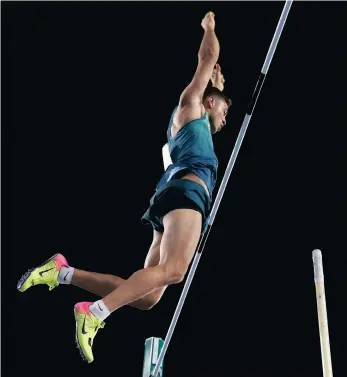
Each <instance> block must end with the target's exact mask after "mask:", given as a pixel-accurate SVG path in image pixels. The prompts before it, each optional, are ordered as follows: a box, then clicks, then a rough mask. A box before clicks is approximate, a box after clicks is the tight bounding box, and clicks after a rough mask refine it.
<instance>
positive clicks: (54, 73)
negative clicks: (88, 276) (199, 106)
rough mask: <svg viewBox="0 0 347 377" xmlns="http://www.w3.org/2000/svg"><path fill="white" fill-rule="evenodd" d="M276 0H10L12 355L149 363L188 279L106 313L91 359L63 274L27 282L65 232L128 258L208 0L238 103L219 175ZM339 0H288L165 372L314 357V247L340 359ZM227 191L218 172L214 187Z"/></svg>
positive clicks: (146, 238) (81, 257) (5, 21)
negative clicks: (33, 284)
mask: <svg viewBox="0 0 347 377" xmlns="http://www.w3.org/2000/svg"><path fill="white" fill-rule="evenodd" d="M283 6H284V2H213V3H212V2H200V3H198V2H190V3H189V2H185V3H183V2H171V3H164V2H163V3H159V2H148V3H146V2H138V3H137V2H124V3H118V2H104V3H102V2H100V3H94V2H76V3H74V2H71V3H70V2H57V3H52V2H46V3H45V2H37V3H30V2H25V3H20V2H2V83H3V84H2V204H3V207H2V208H3V210H2V261H3V262H2V283H3V284H2V297H3V299H2V326H3V330H4V337H3V342H2V351H3V356H2V364H3V367H4V371H5V372H6V375H10V376H20V375H23V374H27V373H28V372H29V373H33V374H39V375H47V374H48V375H50V376H52V377H58V376H59V377H61V376H73V375H76V374H80V373H81V374H83V375H84V376H96V375H101V373H103V374H102V375H108V376H140V375H141V373H142V360H143V352H144V341H145V339H146V338H147V337H150V336H158V337H162V338H164V337H165V334H166V331H167V329H168V326H169V323H170V321H171V318H172V315H173V312H174V309H175V308H176V305H177V302H178V299H179V295H180V293H181V291H182V288H183V284H180V285H176V286H172V287H171V288H169V289H168V290H167V292H166V294H165V296H164V297H163V299H162V301H161V302H160V303H159V304H158V305H157V306H156V307H155V308H154V309H153V310H151V311H147V312H141V311H137V310H136V309H133V308H130V307H124V308H121V309H120V310H119V311H117V312H115V313H113V314H112V315H111V316H110V317H109V318H108V319H107V323H106V327H105V329H104V330H101V331H100V332H99V334H98V336H97V338H96V341H95V343H94V355H95V361H94V363H92V364H90V365H88V364H85V363H84V362H83V361H82V360H81V359H80V356H79V354H78V351H77V349H76V347H75V344H74V331H75V323H74V318H73V305H74V304H75V303H76V302H78V301H88V300H90V301H94V300H96V299H97V297H96V296H94V295H92V294H90V293H87V292H84V291H82V290H80V289H78V288H75V287H72V286H60V287H58V288H56V289H55V290H54V291H52V292H49V291H48V287H46V286H39V287H37V288H35V289H31V290H29V291H28V292H26V293H23V294H21V293H19V292H17V291H16V284H17V280H18V279H19V278H20V276H21V275H22V273H24V272H25V271H26V270H27V269H28V268H30V267H33V266H35V265H37V264H39V263H41V262H42V261H43V260H45V259H47V258H48V257H50V256H51V255H53V254H54V253H56V252H62V253H63V254H64V255H65V256H66V258H67V260H68V262H69V263H70V264H71V265H72V266H74V267H77V268H82V269H86V270H90V271H99V272H107V273H114V274H116V275H119V276H122V277H127V276H129V275H130V274H132V273H133V272H134V271H135V270H137V269H139V268H141V267H142V266H143V262H144V258H145V255H146V253H147V250H148V247H149V245H150V243H151V238H152V231H151V229H150V228H149V227H145V226H143V225H142V224H141V223H140V218H141V216H142V214H143V213H144V211H145V210H146V209H147V206H148V203H149V198H150V196H151V195H152V194H153V190H154V187H155V184H156V182H157V181H158V179H159V178H160V176H161V174H162V172H163V164H162V159H161V148H162V146H163V144H164V143H165V142H166V139H165V138H166V129H167V125H168V122H169V118H170V115H171V111H172V110H173V108H174V106H176V104H177V101H178V97H179V95H180V93H181V91H182V90H183V89H184V87H185V86H186V85H187V84H188V83H189V81H190V79H191V78H192V75H193V73H194V71H195V68H196V64H197V53H198V49H199V46H200V42H201V38H202V35H203V30H202V28H201V25H200V23H201V19H202V17H203V16H204V14H205V13H206V12H207V11H209V10H212V11H214V12H215V15H216V34H217V37H218V39H219V42H220V45H221V51H220V59H219V63H220V64H221V67H222V71H223V73H224V75H225V78H226V84H225V92H226V93H227V94H228V95H229V96H230V97H231V98H232V100H233V106H232V108H231V110H230V114H229V116H228V119H227V121H228V123H227V126H226V127H225V128H224V130H223V132H221V133H219V134H217V135H215V136H214V142H215V150H216V153H217V155H218V157H219V161H220V168H219V177H218V185H217V189H218V187H219V184H220V182H221V179H222V177H223V174H224V171H225V167H226V165H227V163H228V160H229V158H230V155H231V152H232V149H233V146H234V143H235V140H236V138H237V134H238V131H239V129H240V126H241V124H242V121H243V118H244V116H245V113H246V109H247V106H248V104H249V101H250V99H251V96H252V92H253V90H254V87H255V84H256V82H257V79H258V76H259V74H260V70H261V68H262V65H263V63H264V60H265V56H266V53H267V51H268V48H269V46H270V42H271V40H272V37H273V35H274V32H275V29H276V26H277V22H278V20H279V17H280V14H281V12H282V9H283ZM346 15H347V4H346V3H342V2H329V3H328V2H294V3H293V6H292V8H291V11H290V13H289V16H288V19H287V23H286V25H285V27H284V30H283V32H282V36H281V39H280V42H279V44H278V46H277V50H276V52H275V55H274V58H273V60H272V63H271V65H270V69H269V72H268V75H267V77H266V80H265V83H264V86H263V88H262V91H261V93H260V97H259V99H258V102H257V105H256V107H255V110H254V113H253V116H252V119H251V122H250V124H249V127H248V131H247V134H246V137H245V139H244V141H243V144H242V148H241V150H240V153H239V155H238V158H237V161H236V164H235V167H234V169H233V172H232V174H231V177H230V180H229V183H228V186H227V189H226V191H225V194H224V197H223V200H222V203H221V205H220V207H219V211H218V214H217V216H216V219H215V222H214V225H213V228H212V231H211V233H210V236H209V239H208V242H207V245H206V248H205V250H204V253H203V256H202V258H201V260H200V263H199V266H198V269H197V272H196V274H195V277H194V280H193V283H192V286H191V288H190V291H189V293H188V297H187V300H186V302H185V305H184V307H183V310H182V313H181V316H180V319H179V322H178V324H177V326H176V330H175V333H174V336H173V338H172V341H171V343H170V346H169V350H168V353H167V355H166V357H165V364H166V365H165V376H166V377H177V376H180V377H187V376H220V375H223V376H224V375H228V376H229V375H230V376H234V375H235V376H236V375H237V376H268V377H270V376H276V377H277V376H281V377H287V376H288V377H289V376H290V377H292V376H295V377H301V376H304V377H315V376H322V369H321V355H320V344H319V330H318V321H317V307H316V298H315V286H314V281H313V265H312V250H313V249H315V248H319V249H321V250H322V252H323V263H324V272H325V289H326V295H327V305H328V318H329V330H330V341H331V353H332V361H333V368H334V375H335V376H336V377H338V376H340V377H343V376H346V373H347V366H346V363H345V358H346V317H347V295H346V289H347V286H346V283H347V277H346V273H345V266H346V262H347V254H346V246H347V242H346V218H345V216H346V185H345V179H346V152H345V151H346V97H345V88H346V84H347V77H346V76H347V75H346V68H347V64H346V63H347V59H346V37H347V24H346ZM216 193H217V191H215V194H216Z"/></svg>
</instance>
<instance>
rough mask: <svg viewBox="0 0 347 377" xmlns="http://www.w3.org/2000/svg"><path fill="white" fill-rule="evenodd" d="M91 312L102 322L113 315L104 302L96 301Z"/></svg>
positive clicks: (91, 306) (91, 307) (90, 308)
mask: <svg viewBox="0 0 347 377" xmlns="http://www.w3.org/2000/svg"><path fill="white" fill-rule="evenodd" d="M89 310H90V311H91V312H92V313H93V314H94V315H95V317H97V318H99V319H101V320H102V321H103V320H104V319H105V318H107V317H108V316H109V315H110V314H111V313H110V311H109V310H108V309H107V306H106V305H105V304H104V302H103V301H102V300H99V301H95V302H94V303H93V304H92V305H90V306H89Z"/></svg>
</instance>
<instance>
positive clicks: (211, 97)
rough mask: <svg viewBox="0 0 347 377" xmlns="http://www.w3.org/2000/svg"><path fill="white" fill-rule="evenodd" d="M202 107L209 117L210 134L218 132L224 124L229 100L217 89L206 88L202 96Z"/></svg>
mask: <svg viewBox="0 0 347 377" xmlns="http://www.w3.org/2000/svg"><path fill="white" fill-rule="evenodd" d="M203 105H204V107H205V109H206V111H207V113H208V115H209V120H210V124H211V133H213V134H214V133H216V132H218V131H220V130H221V129H222V128H223V127H224V126H225V124H226V120H225V118H226V116H227V114H228V109H229V107H230V106H231V100H230V99H229V98H228V97H227V96H226V95H225V94H224V93H223V92H221V91H220V90H219V89H217V88H214V87H212V86H208V87H207V88H206V90H205V93H204V96H203Z"/></svg>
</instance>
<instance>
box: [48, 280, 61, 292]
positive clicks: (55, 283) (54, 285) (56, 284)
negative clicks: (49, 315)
mask: <svg viewBox="0 0 347 377" xmlns="http://www.w3.org/2000/svg"><path fill="white" fill-rule="evenodd" d="M47 285H48V287H49V288H48V289H49V290H50V291H51V290H52V289H54V288H55V287H57V286H58V285H59V283H58V282H57V281H55V282H53V283H47Z"/></svg>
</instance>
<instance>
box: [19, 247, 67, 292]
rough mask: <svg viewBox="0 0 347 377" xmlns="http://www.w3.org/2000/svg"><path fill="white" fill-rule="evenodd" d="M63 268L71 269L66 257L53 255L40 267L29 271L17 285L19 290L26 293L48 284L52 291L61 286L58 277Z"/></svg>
mask: <svg viewBox="0 0 347 377" xmlns="http://www.w3.org/2000/svg"><path fill="white" fill-rule="evenodd" d="M62 266H66V267H69V265H68V263H67V261H66V259H65V257H64V256H63V255H62V254H55V255H53V257H51V258H49V259H48V260H46V261H45V262H43V263H42V264H41V265H40V266H37V267H34V268H32V269H30V270H29V271H27V272H26V273H25V274H24V275H23V276H22V277H21V278H20V280H19V282H18V283H17V289H18V290H19V292H25V291H26V290H27V289H28V288H30V287H32V286H34V285H39V284H47V285H48V286H49V290H50V291H51V290H52V289H54V288H55V287H57V286H58V285H59V282H58V275H59V272H60V269H61V268H62Z"/></svg>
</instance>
